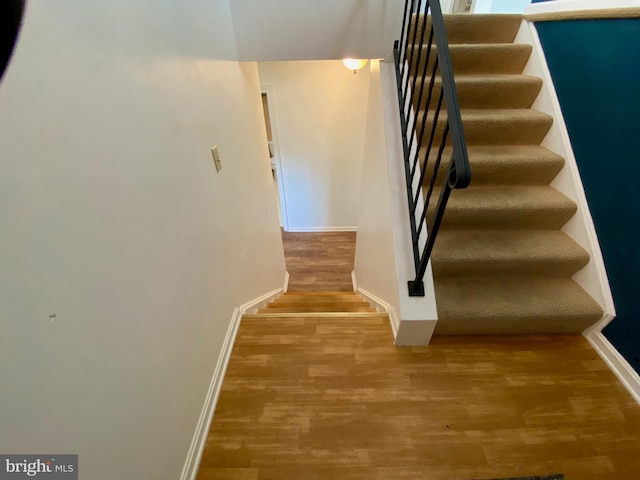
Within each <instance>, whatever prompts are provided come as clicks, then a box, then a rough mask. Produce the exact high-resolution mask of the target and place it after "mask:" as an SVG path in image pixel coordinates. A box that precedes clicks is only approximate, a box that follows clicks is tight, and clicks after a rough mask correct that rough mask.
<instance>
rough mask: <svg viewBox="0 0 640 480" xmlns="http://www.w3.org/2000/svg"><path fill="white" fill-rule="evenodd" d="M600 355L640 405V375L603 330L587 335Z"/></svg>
mask: <svg viewBox="0 0 640 480" xmlns="http://www.w3.org/2000/svg"><path fill="white" fill-rule="evenodd" d="M586 338H587V341H588V342H589V343H590V344H591V346H592V347H593V348H594V350H595V351H596V352H598V355H600V356H601V357H602V359H603V360H604V361H605V363H606V364H607V365H608V366H609V368H610V369H611V370H612V371H613V373H615V374H616V376H617V377H618V379H619V380H620V382H621V383H622V385H624V387H625V388H626V389H627V390H628V391H629V393H630V394H631V396H632V397H633V399H634V400H635V401H636V403H638V405H640V375H638V373H637V372H636V371H635V370H634V369H633V367H631V365H629V362H627V361H626V360H625V359H624V357H623V356H622V355H620V353H619V352H618V350H616V348H615V347H614V346H613V345H611V343H610V342H609V340H607V338H606V337H605V336H604V335H603V334H602V332H592V333H591V334H590V335H588V336H587V337H586Z"/></svg>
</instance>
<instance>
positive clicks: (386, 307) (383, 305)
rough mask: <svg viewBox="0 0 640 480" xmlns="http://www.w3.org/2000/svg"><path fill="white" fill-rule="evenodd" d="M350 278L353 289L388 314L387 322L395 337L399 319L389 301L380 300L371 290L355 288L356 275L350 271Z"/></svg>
mask: <svg viewBox="0 0 640 480" xmlns="http://www.w3.org/2000/svg"><path fill="white" fill-rule="evenodd" d="M351 278H352V280H353V289H354V291H355V292H358V293H359V294H360V295H362V296H363V297H364V298H365V299H366V300H367V301H368V302H369V303H371V304H372V305H373V306H374V307H376V309H377V310H378V311H379V312H380V311H382V312H384V313H386V314H387V315H389V323H390V324H391V329H392V330H393V337H394V338H395V337H396V336H397V335H398V328H399V327H400V319H399V318H398V314H397V313H396V309H395V308H393V307H392V306H391V305H390V304H389V303H387V302H385V301H384V300H382V299H381V298H380V297H377V296H376V295H374V294H373V293H371V292H368V291H367V290H365V289H363V288H357V285H356V276H355V274H354V273H351Z"/></svg>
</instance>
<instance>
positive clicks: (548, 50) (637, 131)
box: [536, 19, 640, 373]
mask: <svg viewBox="0 0 640 480" xmlns="http://www.w3.org/2000/svg"><path fill="white" fill-rule="evenodd" d="M536 27H537V29H538V33H539V35H540V40H541V42H542V46H543V49H544V52H545V55H546V57H547V63H548V64H549V70H550V71H551V76H552V77H553V82H554V84H555V87H556V90H557V92H558V98H559V100H560V105H561V107H562V112H563V115H564V119H565V121H566V124H567V129H568V131H569V136H570V138H571V143H572V145H573V149H574V153H575V156H576V159H577V162H578V167H579V169H580V175H581V176H582V181H583V184H584V188H585V191H586V195H587V200H588V202H589V207H590V209H591V214H592V215H593V220H594V223H595V226H596V230H597V232H598V239H599V240H600V246H601V248H602V253H603V256H604V261H605V264H606V267H607V273H608V275H609V281H610V284H611V289H612V292H613V297H614V302H615V305H616V311H617V318H616V319H615V320H614V321H613V322H612V323H611V324H609V326H607V327H606V328H605V329H604V334H605V336H606V337H607V338H608V339H609V341H610V342H611V343H612V344H613V345H614V346H615V347H616V348H617V349H618V351H619V352H620V353H621V354H622V355H623V356H624V357H625V358H626V359H627V361H628V362H629V363H630V364H631V365H632V366H633V367H634V368H635V370H636V371H637V372H639V373H640V254H639V252H638V250H639V249H640V60H639V59H640V19H616V20H569V21H557V22H539V23H537V24H536Z"/></svg>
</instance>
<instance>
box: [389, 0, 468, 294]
mask: <svg viewBox="0 0 640 480" xmlns="http://www.w3.org/2000/svg"><path fill="white" fill-rule="evenodd" d="M428 12H430V15H429V14H428ZM427 31H428V39H427V42H426V43H425V34H426V33H427ZM394 59H395V66H396V80H397V84H398V102H399V106H400V123H401V126H402V137H403V150H404V166H405V175H406V182H407V199H408V202H409V218H410V224H411V239H412V243H413V257H414V263H415V269H416V277H415V279H414V280H410V281H409V282H408V283H409V295H410V296H424V281H423V279H424V275H425V272H426V270H427V264H428V263H429V259H430V257H431V252H432V250H433V245H434V243H435V240H436V236H437V234H438V230H439V229H440V224H441V222H442V218H443V216H444V213H445V209H446V206H447V202H448V201H449V196H450V194H451V190H453V189H461V188H466V187H467V186H469V183H470V182H471V170H470V168H469V159H468V156H467V147H466V143H465V139H464V130H463V128H462V117H461V115H460V106H459V104H458V94H457V91H456V87H455V82H454V78H453V69H452V67H451V56H450V54H449V44H448V41H447V34H446V30H445V25H444V17H443V16H442V9H441V7H440V0H405V6H404V16H403V20H402V35H401V37H400V40H396V41H395V43H394ZM429 68H430V69H431V74H430V78H429V79H428V81H427V72H428V70H429ZM438 73H439V74H440V86H439V87H437V83H438V82H437V80H438ZM419 77H420V80H419V81H418V78H419ZM425 95H426V100H423V99H424V98H425ZM436 97H437V99H436ZM432 101H435V107H434V108H433V109H432V108H431V106H432V105H431V104H432ZM443 102H444V103H445V105H446V112H447V114H446V118H443V117H442V116H441V115H440V113H441V110H442V106H443ZM427 126H430V129H429V131H428V132H427V131H426V129H427ZM426 133H428V137H427V136H426V135H425V134H426ZM449 136H450V144H451V158H450V159H449V162H448V164H447V162H446V161H444V162H443V156H444V152H445V145H447V140H448V138H449ZM425 140H426V141H425ZM436 149H437V153H435V151H436ZM432 150H434V155H435V158H434V155H432V154H431V152H432ZM430 160H432V161H433V166H431V165H430ZM445 169H446V170H445ZM428 170H430V171H429V173H428ZM443 172H446V175H445V176H444V181H442V187H441V189H440V193H439V195H438V199H437V201H432V200H433V197H434V194H437V192H436V184H437V181H438V180H441V178H442V177H441V174H442V173H443ZM418 174H419V175H418ZM427 179H428V180H429V185H428V187H427V188H425V189H423V184H424V182H425V181H426V180H427ZM421 198H423V199H424V200H423V201H422V202H421V201H420V200H421ZM419 206H420V207H422V211H419V209H418V207H419ZM427 222H428V223H429V225H428V227H427V228H426V229H425V228H424V225H425V224H426V223H427ZM425 236H426V237H425ZM421 245H422V248H421Z"/></svg>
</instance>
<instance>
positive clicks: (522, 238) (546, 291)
mask: <svg viewBox="0 0 640 480" xmlns="http://www.w3.org/2000/svg"><path fill="white" fill-rule="evenodd" d="M414 20H415V19H414ZM521 21H522V18H521V16H519V15H468V14H462V15H446V16H445V25H446V30H447V35H448V37H449V42H450V52H451V61H452V66H453V70H454V74H455V80H456V88H457V91H458V97H459V102H460V108H461V114H462V121H463V125H464V131H465V136H466V140H467V145H468V153H469V161H470V165H471V170H472V174H473V179H472V183H471V186H470V187H469V188H468V189H465V190H454V191H453V193H452V195H451V198H450V200H449V204H448V207H447V210H446V213H445V215H444V220H443V223H442V226H441V229H440V232H439V234H438V237H437V240H436V243H435V248H434V250H433V253H432V256H431V261H432V267H433V273H434V280H435V290H436V292H435V293H436V301H437V306H438V317H439V321H438V325H437V327H436V332H435V333H436V334H439V335H458V334H518V333H579V332H582V331H583V330H584V329H585V328H587V327H588V326H590V325H592V324H593V323H595V322H597V321H598V320H600V318H601V316H602V310H601V308H600V306H599V305H598V304H597V303H596V302H595V301H594V300H593V299H592V298H591V297H590V296H589V295H588V294H587V293H586V292H585V291H584V290H583V289H582V288H581V287H580V286H579V285H578V284H577V283H576V282H574V281H573V280H572V279H571V276H572V275H573V274H574V273H576V272H577V271H578V270H580V269H581V268H582V267H584V266H585V265H586V264H587V263H588V262H589V254H588V253H587V252H586V251H585V250H584V249H583V248H581V247H580V246H579V245H578V244H577V243H576V242H574V241H573V240H572V239H571V238H569V237H568V236H567V235H566V234H565V233H563V232H562V231H561V229H562V227H563V225H564V224H566V223H567V222H568V221H569V220H570V219H571V217H572V216H573V215H574V214H575V213H576V210H577V207H576V205H575V203H574V202H573V201H571V200H570V199H569V198H567V197H566V196H564V195H563V194H561V193H560V192H558V191H557V190H555V189H554V188H552V187H551V186H549V183H550V182H551V181H552V180H553V178H554V177H555V176H556V175H557V174H558V172H559V171H560V170H561V169H562V168H563V165H564V159H563V158H562V157H561V156H559V155H557V154H555V153H553V152H551V151H549V150H547V149H545V148H543V147H542V146H540V143H541V142H542V140H543V139H544V137H545V135H546V134H547V132H548V131H549V128H550V127H551V125H552V123H553V118H552V117H550V116H548V115H546V114H545V113H542V112H538V111H535V110H533V109H531V106H532V104H533V102H534V101H535V99H536V97H537V95H538V93H539V91H540V89H541V86H542V80H541V79H540V78H536V77H532V76H529V75H524V74H523V73H522V72H523V69H524V67H525V65H526V63H527V60H528V58H529V55H530V54H531V46H529V45H519V44H515V43H513V41H514V39H515V36H516V34H517V31H518V29H519V27H520V23H521ZM418 37H419V35H418ZM410 38H411V37H410ZM417 50H418V49H416V55H418V54H419V55H422V58H423V59H424V58H425V57H426V52H425V51H424V49H423V51H422V52H418V51H417ZM431 61H433V56H432V57H430V62H431ZM439 88H440V85H439V83H438V81H436V83H435V85H434V89H435V90H436V91H437V90H438V89H439ZM423 103H425V102H423ZM414 107H416V108H417V110H421V109H422V110H423V109H424V108H425V105H424V104H423V105H414ZM433 107H434V106H433V105H432V108H433ZM418 118H420V119H421V118H422V114H419V115H418ZM426 118H427V123H428V122H429V120H428V119H429V118H433V115H428V116H427V117H426ZM444 119H446V112H445V115H444V118H443V115H442V114H441V115H440V119H439V120H438V125H436V129H439V130H441V129H443V128H444V121H443V120H444ZM426 127H427V128H426V129H425V130H424V131H426V132H430V131H431V127H432V125H429V124H427V125H426ZM421 128H422V125H421V124H420V122H418V126H417V128H416V131H417V132H420V131H421ZM437 138H440V137H439V136H438V137H437ZM425 143H426V142H425ZM435 150H437V149H435ZM447 158H448V157H447ZM432 175H433V174H432ZM438 176H439V174H438ZM429 182H431V178H430V177H429V175H427V178H426V180H425V187H426V186H427V185H428V183H429ZM437 184H440V181H439V180H438V183H437ZM429 213H430V214H432V212H429Z"/></svg>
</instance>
